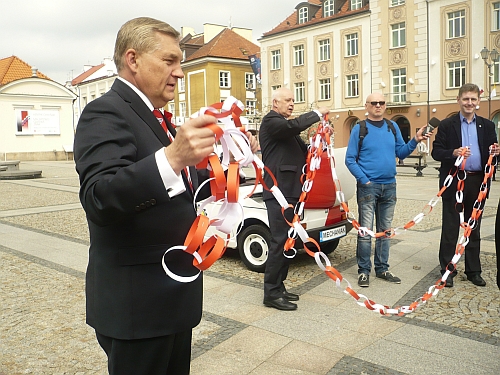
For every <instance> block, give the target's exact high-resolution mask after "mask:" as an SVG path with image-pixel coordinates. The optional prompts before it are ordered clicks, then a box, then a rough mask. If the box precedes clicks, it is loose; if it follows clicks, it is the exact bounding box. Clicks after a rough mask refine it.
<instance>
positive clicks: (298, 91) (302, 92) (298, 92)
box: [293, 82, 306, 103]
mask: <svg viewBox="0 0 500 375" xmlns="http://www.w3.org/2000/svg"><path fill="white" fill-rule="evenodd" d="M293 86H294V88H295V103H304V102H305V101H306V85H305V84H304V82H297V83H295V84H294V85H293Z"/></svg>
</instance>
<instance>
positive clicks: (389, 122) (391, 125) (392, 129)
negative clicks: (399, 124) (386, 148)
mask: <svg viewBox="0 0 500 375" xmlns="http://www.w3.org/2000/svg"><path fill="white" fill-rule="evenodd" d="M384 121H385V122H386V123H387V127H388V128H389V129H390V130H391V131H392V134H394V139H396V129H395V128H394V124H393V123H392V121H391V120H387V119H386V118H384Z"/></svg>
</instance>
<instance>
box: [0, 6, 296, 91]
mask: <svg viewBox="0 0 500 375" xmlns="http://www.w3.org/2000/svg"><path fill="white" fill-rule="evenodd" d="M299 2H300V1H298V0H295V1H294V0H232V1H231V0H184V1H182V0H180V1H179V0H176V1H174V0H139V1H132V0H118V1H111V0H99V1H98V0H45V1H40V0H14V1H12V0H0V15H1V21H0V58H5V57H10V56H12V55H15V56H17V57H19V58H20V59H21V60H24V61H25V62H27V63H28V64H30V65H31V66H34V67H37V68H38V70H39V71H40V72H42V73H44V74H45V75H47V76H49V77H50V78H51V79H53V80H55V81H57V82H60V83H62V84H64V83H65V82H66V81H68V80H71V79H72V78H74V77H76V76H78V75H79V74H81V73H82V72H83V66H84V65H98V64H100V63H101V62H102V60H103V59H104V58H106V57H109V58H111V57H112V56H113V49H114V43H115V39H116V33H117V32H118V29H119V28H120V26H121V25H123V24H124V23H125V22H126V21H128V20H129V19H132V18H135V17H142V16H147V17H153V18H157V19H160V20H162V21H165V22H167V23H170V24H171V25H172V26H174V27H175V28H176V29H177V30H179V31H180V28H181V27H182V26H188V27H193V28H194V29H195V32H197V33H201V32H203V24H204V23H214V24H218V25H224V26H228V25H229V23H230V22H231V24H232V25H233V26H234V27H243V28H249V29H252V30H253V39H254V42H255V43H256V42H257V39H258V38H260V37H261V36H262V33H264V32H267V31H269V30H271V29H272V28H273V27H275V26H276V25H277V24H279V23H280V22H281V21H283V20H284V19H285V18H286V17H288V16H289V15H290V14H291V13H292V12H293V11H294V9H295V6H296V5H297V4H298V3H299Z"/></svg>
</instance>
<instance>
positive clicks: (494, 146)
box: [490, 143, 500, 156]
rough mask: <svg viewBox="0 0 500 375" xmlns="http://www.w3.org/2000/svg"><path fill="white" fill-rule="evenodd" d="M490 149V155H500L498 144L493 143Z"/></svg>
mask: <svg viewBox="0 0 500 375" xmlns="http://www.w3.org/2000/svg"><path fill="white" fill-rule="evenodd" d="M490 147H491V148H490V155H495V156H498V154H500V147H498V143H493V144H492V145H491V146H490Z"/></svg>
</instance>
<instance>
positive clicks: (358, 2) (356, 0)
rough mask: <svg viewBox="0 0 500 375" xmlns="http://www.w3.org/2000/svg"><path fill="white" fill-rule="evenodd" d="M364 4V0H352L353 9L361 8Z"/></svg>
mask: <svg viewBox="0 0 500 375" xmlns="http://www.w3.org/2000/svg"><path fill="white" fill-rule="evenodd" d="M362 6H363V0H351V10H356V9H360V8H361V7H362Z"/></svg>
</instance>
